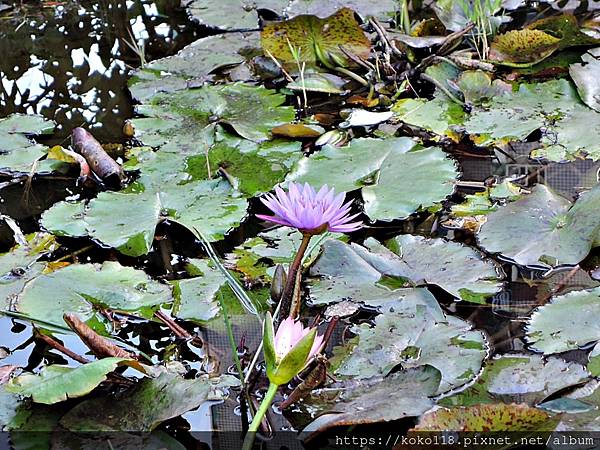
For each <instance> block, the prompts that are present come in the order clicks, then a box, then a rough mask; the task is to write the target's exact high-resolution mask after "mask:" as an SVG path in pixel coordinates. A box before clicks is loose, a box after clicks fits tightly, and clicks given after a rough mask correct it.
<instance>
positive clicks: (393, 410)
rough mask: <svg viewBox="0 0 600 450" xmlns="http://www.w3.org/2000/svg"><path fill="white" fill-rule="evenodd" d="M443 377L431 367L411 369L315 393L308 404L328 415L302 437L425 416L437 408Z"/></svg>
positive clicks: (309, 428) (311, 425)
mask: <svg viewBox="0 0 600 450" xmlns="http://www.w3.org/2000/svg"><path fill="white" fill-rule="evenodd" d="M439 383H440V373H439V372H438V371H437V370H436V369H435V368H433V367H431V366H424V367H418V368H411V369H408V370H406V371H400V372H397V373H394V374H392V375H390V376H388V377H386V378H383V379H382V378H381V377H378V378H373V379H370V380H360V381H356V380H348V381H343V382H340V383H336V384H334V385H333V386H331V387H327V388H326V389H323V390H319V391H314V392H313V394H312V397H309V398H308V399H306V400H305V403H308V404H309V406H310V407H311V409H313V408H316V409H317V410H318V411H323V410H325V412H324V413H323V414H322V415H321V416H319V417H318V418H317V419H315V420H314V421H313V422H312V423H310V424H309V425H308V426H307V427H306V428H304V429H303V430H302V434H301V437H302V436H304V437H307V436H311V435H315V434H318V433H321V432H323V431H325V430H327V429H329V428H332V427H335V426H342V425H345V426H348V425H360V424H369V423H378V422H388V421H391V420H398V419H402V418H404V417H414V416H418V415H419V414H422V413H423V412H425V411H427V410H428V409H429V408H431V407H432V406H433V404H434V403H433V400H432V399H431V398H430V397H432V396H433V395H435V393H436V392H437V391H438V386H439Z"/></svg>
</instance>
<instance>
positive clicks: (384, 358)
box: [336, 299, 487, 393]
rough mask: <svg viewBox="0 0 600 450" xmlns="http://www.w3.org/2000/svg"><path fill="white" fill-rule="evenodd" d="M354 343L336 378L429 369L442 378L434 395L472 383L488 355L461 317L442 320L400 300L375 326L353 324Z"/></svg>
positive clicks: (420, 306)
mask: <svg viewBox="0 0 600 450" xmlns="http://www.w3.org/2000/svg"><path fill="white" fill-rule="evenodd" d="M352 331H353V332H354V333H357V334H358V345H357V346H356V347H354V348H353V349H352V351H351V352H350V354H349V355H348V357H347V358H345V359H344V360H343V362H342V364H341V365H340V367H339V368H338V369H337V371H336V373H337V374H338V375H340V376H346V377H352V378H355V379H362V378H370V377H372V376H376V375H380V376H381V375H382V376H385V375H387V374H388V373H389V372H390V371H391V370H393V369H394V368H396V367H397V366H398V367H402V368H404V369H406V368H414V367H421V366H425V365H428V366H432V367H435V368H436V369H437V370H439V371H440V373H441V374H442V378H441V381H440V385H439V388H438V391H437V392H438V393H442V392H445V391H448V390H450V389H454V388H457V387H459V386H462V385H464V384H466V383H468V382H469V381H471V380H472V379H473V378H474V377H475V376H476V375H477V373H479V371H480V369H481V365H482V363H483V361H484V359H485V358H486V357H487V343H486V341H485V337H484V336H483V334H482V333H481V332H480V331H477V330H473V329H472V328H471V324H470V323H468V322H465V321H463V320H461V319H459V318H456V317H452V316H448V317H446V318H445V319H443V320H439V318H438V317H437V311H436V310H433V312H430V311H429V307H428V306H426V305H424V304H422V302H419V301H417V302H415V301H414V300H412V299H404V300H403V301H401V302H400V303H398V304H397V305H395V306H394V307H393V309H390V310H388V311H386V312H384V313H383V314H381V315H379V316H377V317H376V318H375V326H374V327H371V326H370V325H368V324H361V325H358V326H355V327H354V328H353V330H352Z"/></svg>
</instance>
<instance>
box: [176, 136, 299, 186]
mask: <svg viewBox="0 0 600 450" xmlns="http://www.w3.org/2000/svg"><path fill="white" fill-rule="evenodd" d="M207 154H208V155H205V154H200V155H197V156H190V157H188V158H187V160H186V168H187V171H188V173H190V175H191V176H192V178H193V179H206V178H207V175H208V170H209V168H210V170H212V171H213V172H214V171H216V170H217V169H219V168H221V169H223V170H225V172H226V173H227V175H228V176H229V177H231V178H230V181H232V182H233V184H234V187H235V188H236V189H238V190H239V191H241V192H242V193H244V194H246V195H247V196H249V197H251V196H253V195H256V194H260V193H263V192H268V191H270V190H271V189H273V187H274V186H275V185H276V184H278V183H279V182H281V181H283V180H284V178H285V176H286V175H287V173H288V172H289V170H290V169H291V168H292V166H293V165H294V163H296V162H297V161H298V160H299V159H300V158H301V157H302V156H303V155H302V150H301V145H300V143H299V142H290V141H284V140H280V139H277V140H274V141H268V142H263V143H261V144H257V143H255V142H252V141H248V140H245V139H242V138H239V137H237V136H234V135H231V134H229V133H226V132H224V131H221V130H218V131H217V133H216V136H215V142H214V143H213V144H212V145H211V146H210V148H209V149H208V150H207Z"/></svg>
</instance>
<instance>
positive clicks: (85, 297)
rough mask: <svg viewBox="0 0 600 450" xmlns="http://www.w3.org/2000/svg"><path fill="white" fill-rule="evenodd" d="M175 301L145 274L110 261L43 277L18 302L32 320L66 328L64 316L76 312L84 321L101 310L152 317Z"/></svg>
mask: <svg viewBox="0 0 600 450" xmlns="http://www.w3.org/2000/svg"><path fill="white" fill-rule="evenodd" d="M171 301H172V298H171V290H170V289H169V287H168V286H166V285H165V284H161V283H159V282H157V281H153V280H151V279H150V278H149V277H148V276H147V275H146V274H145V273H144V272H142V271H141V270H136V269H133V268H131V267H124V266H121V265H120V264H119V263H118V262H114V261H107V262H105V263H103V264H102V265H99V264H72V265H70V266H67V267H64V268H62V269H60V270H56V271H54V272H51V273H48V274H45V275H40V276H38V277H37V278H35V279H34V280H32V281H30V282H29V283H27V285H26V286H25V288H24V289H23V291H22V292H21V293H20V294H19V296H18V297H17V300H16V306H15V307H16V310H17V311H18V312H21V313H23V314H27V315H28V316H29V317H32V318H34V319H39V320H42V321H45V322H49V323H52V324H56V325H59V326H64V321H63V314H64V313H67V312H72V313H76V314H78V315H79V316H80V317H81V318H82V320H89V319H91V318H92V317H94V316H95V315H96V314H97V312H96V309H97V308H102V307H106V308H111V309H115V310H117V311H118V310H121V311H131V312H138V313H139V314H142V315H150V314H151V310H149V311H148V310H146V313H144V309H145V308H151V307H155V306H158V305H160V304H161V303H169V302H171Z"/></svg>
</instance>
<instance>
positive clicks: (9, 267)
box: [0, 232, 59, 309]
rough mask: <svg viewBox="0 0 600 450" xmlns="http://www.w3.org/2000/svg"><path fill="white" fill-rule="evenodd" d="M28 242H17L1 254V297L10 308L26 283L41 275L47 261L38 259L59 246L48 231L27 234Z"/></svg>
mask: <svg viewBox="0 0 600 450" xmlns="http://www.w3.org/2000/svg"><path fill="white" fill-rule="evenodd" d="M25 238H26V240H27V244H26V245H23V244H17V245H15V246H14V247H13V248H12V249H11V250H10V251H9V252H7V253H3V254H1V255H0V297H1V298H2V299H3V300H4V304H3V307H4V308H5V309H10V308H11V305H12V304H13V303H14V301H15V299H16V295H17V294H18V293H19V292H21V290H22V289H23V287H24V286H25V284H26V283H27V282H28V281H30V280H32V279H33V278H35V277H37V276H38V275H40V274H41V273H42V272H43V271H44V270H45V269H46V267H47V263H45V262H42V261H38V260H39V259H40V258H41V257H42V256H44V255H46V254H48V253H51V252H52V251H54V250H56V249H57V248H58V247H59V244H58V243H57V242H56V239H55V237H54V236H52V235H50V234H48V233H41V232H40V233H33V234H30V235H27V236H26V237H25Z"/></svg>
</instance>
